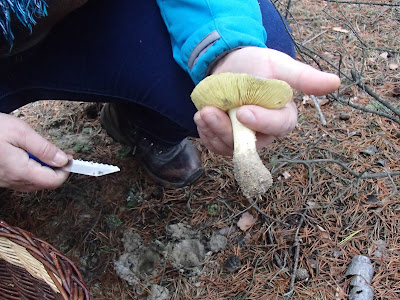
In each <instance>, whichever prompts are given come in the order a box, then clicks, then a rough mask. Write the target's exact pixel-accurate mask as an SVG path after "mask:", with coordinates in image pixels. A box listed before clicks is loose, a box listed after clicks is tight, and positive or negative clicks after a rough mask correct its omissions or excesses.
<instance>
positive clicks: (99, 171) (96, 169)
mask: <svg viewBox="0 0 400 300" xmlns="http://www.w3.org/2000/svg"><path fill="white" fill-rule="evenodd" d="M28 154H29V158H31V159H33V160H35V161H37V162H38V163H40V164H41V165H42V166H45V167H49V168H52V169H57V170H61V171H67V172H72V173H77V174H83V175H89V176H102V175H107V174H111V173H115V172H118V171H120V169H119V168H118V167H117V166H113V165H107V164H100V163H95V162H92V161H84V160H78V159H71V160H70V161H69V162H68V164H67V165H66V166H64V167H61V168H54V167H52V166H49V165H47V164H45V163H44V162H42V161H41V160H40V159H38V158H37V157H36V156H34V155H32V154H31V153H28Z"/></svg>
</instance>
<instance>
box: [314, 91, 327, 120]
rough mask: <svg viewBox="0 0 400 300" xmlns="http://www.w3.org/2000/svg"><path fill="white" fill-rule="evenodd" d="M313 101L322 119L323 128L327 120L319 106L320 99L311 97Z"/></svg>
mask: <svg viewBox="0 0 400 300" xmlns="http://www.w3.org/2000/svg"><path fill="white" fill-rule="evenodd" d="M311 99H312V101H313V102H314V105H315V108H316V109H317V111H318V113H319V117H320V118H321V124H322V125H323V126H326V119H325V116H324V114H323V113H322V110H321V107H320V106H319V101H318V98H317V97H315V96H314V95H311Z"/></svg>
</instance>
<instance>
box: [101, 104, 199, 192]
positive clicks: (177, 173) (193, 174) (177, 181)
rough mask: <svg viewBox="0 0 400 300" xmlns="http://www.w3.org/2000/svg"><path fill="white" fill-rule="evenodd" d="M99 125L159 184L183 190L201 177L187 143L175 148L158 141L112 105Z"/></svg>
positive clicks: (194, 152)
mask: <svg viewBox="0 0 400 300" xmlns="http://www.w3.org/2000/svg"><path fill="white" fill-rule="evenodd" d="M100 121H101V125H102V126H103V128H104V129H105V130H106V131H107V133H108V134H109V135H110V136H111V137H112V138H113V139H114V140H115V141H117V142H119V143H121V144H125V145H128V146H130V147H132V148H133V154H134V156H135V157H136V159H137V160H138V161H139V162H140V163H141V164H142V166H143V167H144V168H145V170H146V171H147V173H148V174H149V175H150V176H151V177H153V178H154V179H155V180H157V181H158V182H160V183H162V184H165V185H171V186H175V187H183V186H187V185H190V184H192V183H193V182H195V181H196V180H197V179H199V178H200V176H201V175H202V174H203V173H204V169H203V167H202V163H201V159H200V153H199V152H198V151H197V149H196V148H195V147H194V145H193V144H192V142H191V141H190V140H188V139H184V140H183V141H181V142H180V143H178V144H176V145H174V144H172V145H171V144H168V143H165V142H163V141H160V140H159V139H157V138H156V137H153V136H151V135H150V134H149V133H146V132H145V130H144V129H141V128H139V127H137V126H136V125H135V124H134V120H130V119H129V118H128V117H126V116H124V113H123V112H120V111H119V110H118V107H117V104H114V103H108V104H105V105H104V107H103V109H102V111H101V115H100Z"/></svg>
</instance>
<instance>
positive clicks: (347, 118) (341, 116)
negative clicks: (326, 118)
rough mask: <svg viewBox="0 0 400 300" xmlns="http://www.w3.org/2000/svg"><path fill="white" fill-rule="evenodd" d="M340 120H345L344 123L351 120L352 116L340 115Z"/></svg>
mask: <svg viewBox="0 0 400 300" xmlns="http://www.w3.org/2000/svg"><path fill="white" fill-rule="evenodd" d="M339 119H340V120H343V121H347V120H349V119H350V116H349V115H348V114H346V113H340V114H339Z"/></svg>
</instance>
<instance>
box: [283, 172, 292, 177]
mask: <svg viewBox="0 0 400 300" xmlns="http://www.w3.org/2000/svg"><path fill="white" fill-rule="evenodd" d="M282 176H283V178H285V179H289V178H290V177H292V175H290V174H289V172H287V171H285V172H283V173H282Z"/></svg>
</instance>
